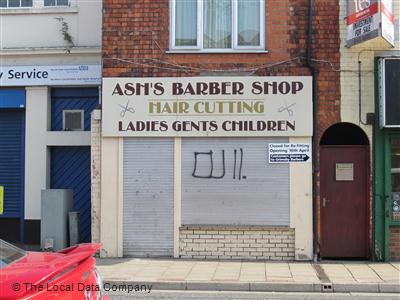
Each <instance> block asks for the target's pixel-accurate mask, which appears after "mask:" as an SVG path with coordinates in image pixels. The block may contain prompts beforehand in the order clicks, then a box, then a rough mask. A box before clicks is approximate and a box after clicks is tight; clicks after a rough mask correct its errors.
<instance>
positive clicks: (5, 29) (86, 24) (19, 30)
mask: <svg viewBox="0 0 400 300" xmlns="http://www.w3.org/2000/svg"><path fill="white" fill-rule="evenodd" d="M34 3H35V6H36V7H33V8H17V9H1V10H0V40H1V45H0V48H2V49H9V48H13V49H14V48H27V47H29V48H31V47H33V48H35V47H40V48H46V47H65V46H67V45H68V43H67V42H66V41H65V40H64V38H63V35H62V33H61V32H60V30H61V23H60V21H58V20H56V19H55V18H59V17H62V18H64V21H65V22H67V24H68V27H69V30H68V33H69V34H70V35H71V36H72V39H73V42H74V44H75V46H78V47H93V46H100V45H101V28H102V26H101V24H102V23H101V22H102V1H101V0H70V3H71V6H70V7H43V6H42V3H43V0H34Z"/></svg>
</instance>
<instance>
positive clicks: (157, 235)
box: [123, 138, 174, 257]
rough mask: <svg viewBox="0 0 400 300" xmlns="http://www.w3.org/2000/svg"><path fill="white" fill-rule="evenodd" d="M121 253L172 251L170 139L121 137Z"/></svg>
mask: <svg viewBox="0 0 400 300" xmlns="http://www.w3.org/2000/svg"><path fill="white" fill-rule="evenodd" d="M123 155H124V158H123V161H124V170H123V173H124V193H123V198H124V208H123V253H124V256H136V257H157V256H172V255H173V240H174V232H173V223H174V193H173V192H174V141H173V139H166V138H160V139H153V138H151V139H150V138H125V139H124V151H123Z"/></svg>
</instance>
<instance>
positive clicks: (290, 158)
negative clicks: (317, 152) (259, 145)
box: [269, 154, 310, 163]
mask: <svg viewBox="0 0 400 300" xmlns="http://www.w3.org/2000/svg"><path fill="white" fill-rule="evenodd" d="M309 159H310V157H309V156H308V155H307V154H271V155H270V157H269V161H270V162H275V163H280V162H281V163H285V162H287V163H290V162H307V161H308V160H309Z"/></svg>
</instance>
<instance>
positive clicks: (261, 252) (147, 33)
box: [92, 0, 340, 260]
mask: <svg viewBox="0 0 400 300" xmlns="http://www.w3.org/2000/svg"><path fill="white" fill-rule="evenodd" d="M255 2H257V3H260V4H261V5H264V6H265V12H264V16H262V18H261V22H263V23H265V26H261V27H262V29H263V30H264V36H265V41H264V42H265V43H264V47H262V49H260V48H259V49H257V50H238V49H232V47H231V48H229V47H228V48H229V49H226V51H224V50H222V51H221V50H219V51H212V49H211V50H210V49H208V51H204V49H195V50H193V49H190V50H188V49H186V50H179V49H177V48H173V47H172V42H171V27H172V26H173V25H171V24H172V23H171V16H172V12H171V10H172V8H171V7H172V3H173V1H166V0H159V1H155V0H154V1H146V0H135V1H133V0H118V1H107V0H106V1H104V17H103V77H104V78H105V79H107V78H110V79H111V78H114V79H113V80H117V79H115V78H130V79H132V78H160V77H167V78H176V79H179V78H180V77H193V78H194V80H196V78H197V79H198V78H201V77H204V76H206V77H210V76H211V77H212V78H214V77H216V76H218V77H221V78H226V77H228V76H230V77H229V78H231V77H232V76H235V77H237V78H242V77H243V78H244V77H245V78H251V77H253V76H269V77H267V78H272V77H277V78H278V77H279V76H283V77H285V78H286V77H287V76H295V77H303V76H310V75H311V71H310V66H309V65H308V64H307V42H308V38H309V37H308V29H309V27H308V25H309V22H308V1H305V0H292V1H277V0H276V1H275V0H273V1H260V2H258V1H255ZM338 18H339V5H338V3H336V2H332V1H318V3H316V4H314V7H313V17H312V43H311V56H312V60H311V63H312V65H313V66H314V67H315V83H316V86H315V89H314V91H315V92H316V95H315V98H314V99H315V100H316V108H317V111H316V112H317V115H316V116H315V119H314V122H317V124H318V127H317V128H316V132H315V133H314V134H315V135H316V140H317V141H319V140H320V138H321V136H322V134H323V133H324V131H325V130H326V129H327V128H328V127H329V126H331V125H332V124H334V123H337V122H339V120H340V72H338V71H337V69H339V67H340V52H339V47H340V36H339V35H340V31H339V24H338ZM261 32H262V31H261ZM261 39H263V38H261ZM256 78H258V77H256ZM106 97H108V95H107V94H106V93H104V91H103V102H104V101H106V99H105V98H106ZM308 101H312V99H311V98H310V99H308ZM102 113H103V119H104V115H105V114H106V113H107V112H106V111H105V109H104V106H103V112H102ZM103 129H104V121H103ZM266 137H267V138H268V135H267V136H266ZM177 139H178V140H177ZM132 140H134V138H133V139H132ZM184 140H185V138H184V137H182V140H181V138H176V137H175V138H174V142H173V145H174V147H175V150H176V149H177V147H181V143H183V144H185V141H184ZM221 140H223V139H221ZM279 141H280V142H282V141H283V142H290V143H292V142H296V141H298V142H299V141H301V142H304V141H305V142H306V143H309V144H310V145H311V135H310V137H309V138H303V139H302V138H298V140H296V138H294V139H292V138H288V139H283V140H278V142H279ZM177 145H179V146H177ZM128 146H129V142H128V141H126V140H125V138H121V137H119V138H118V137H103V138H102V140H101V145H99V147H101V166H102V170H101V183H102V184H101V185H100V186H97V189H100V191H99V194H101V195H100V198H101V199H100V200H96V199H93V200H92V201H93V203H97V204H96V206H98V207H97V208H96V209H98V210H97V211H98V212H97V213H98V215H99V216H100V218H99V219H101V222H100V221H98V222H96V221H95V220H93V226H94V227H95V229H92V231H93V232H97V233H98V239H99V240H100V241H102V242H103V244H104V250H103V256H123V255H129V254H127V253H128V252H129V251H127V248H126V245H125V242H124V240H125V239H126V238H127V236H128V235H129V233H127V232H126V230H125V229H124V227H125V226H127V225H126V224H128V223H127V221H126V216H124V211H125V210H126V209H128V208H127V204H126V203H125V199H126V198H125V197H127V196H126V195H127V193H128V192H125V191H127V190H126V189H127V184H126V182H125V181H124V183H123V184H121V183H118V182H117V181H115V180H114V179H111V177H112V176H115V177H117V178H120V177H119V176H125V175H126V172H125V171H121V170H120V169H123V170H126V169H124V168H123V167H122V166H124V167H125V163H127V162H126V161H125V157H126V156H128V155H129V154H128V153H127V150H126V149H127V147H128ZM184 147H185V146H184ZM178 149H180V148H178ZM182 149H184V148H182ZM149 151H150V150H149ZM182 151H184V150H182ZM118 153H120V154H118ZM121 153H123V154H121ZM113 155H114V156H113ZM124 155H125V156H124ZM173 155H174V157H175V160H174V161H175V163H174V164H173V166H174V170H175V171H174V172H175V173H174V174H175V183H174V193H173V197H175V198H176V195H177V194H179V197H180V196H181V193H184V192H185V189H184V188H181V182H180V180H178V181H179V182H177V179H176V175H177V173H176V172H177V171H176V168H177V167H181V162H180V160H179V159H180V158H179V157H180V156H179V155H178V154H176V151H175V154H173ZM182 155H183V156H184V154H182ZM177 157H178V158H179V159H178V161H179V163H178V164H177V162H176V161H177ZM316 158H317V160H316V161H315V163H314V170H313V171H312V168H311V162H309V163H308V164H303V165H301V166H300V165H299V168H298V169H296V168H297V167H293V169H290V172H289V171H288V173H290V176H291V177H290V180H288V181H289V183H288V184H289V187H288V193H289V194H290V199H288V200H287V201H288V202H290V205H289V204H288V206H289V207H288V209H289V211H290V212H289V214H288V218H290V220H291V221H290V224H291V226H283V227H279V226H278V227H276V226H272V225H269V226H266V225H265V224H264V225H263V224H261V225H257V224H254V223H251V222H250V223H251V224H246V223H245V222H244V224H233V223H232V224H198V223H197V224H184V223H183V222H182V220H181V219H180V217H179V218H178V220H176V215H179V214H180V213H181V209H182V210H183V213H185V212H184V211H185V209H186V208H185V205H184V206H182V207H181V206H180V205H179V204H181V202H180V201H181V200H182V199H180V200H179V202H178V206H176V202H174V205H175V208H174V215H175V219H174V228H175V230H174V234H173V235H174V236H173V241H174V245H173V250H174V251H173V254H174V256H175V257H192V258H251V259H280V260H281V259H283V260H288V259H297V260H310V259H312V256H313V245H312V243H313V242H312V240H313V229H312V227H313V226H312V222H313V204H312V202H313V201H316V202H315V203H316V204H315V207H319V196H318V193H317V192H316V193H315V195H316V197H315V200H313V198H312V189H311V181H312V177H313V176H315V178H318V177H319V163H318V159H319V158H318V156H316ZM235 159H236V156H235ZM235 161H236V160H235ZM182 164H185V162H182ZM118 166H119V167H118ZM165 168H167V167H165ZM291 168H292V167H291ZM301 168H304V169H301ZM179 176H181V175H180V173H179ZM179 176H178V177H179ZM124 178H125V177H124ZM179 178H180V177H179ZM96 180H98V178H97V179H96ZM96 182H98V181H96ZM121 185H122V186H121ZM177 185H178V187H177ZM301 186H304V189H303V190H302V187H301ZM92 188H93V187H92ZM316 191H318V185H317V184H316ZM93 193H96V191H93V190H92V195H93ZM137 194H138V191H136V195H137ZM222 197H223V195H222ZM248 197H249V199H251V197H252V195H251V193H250V194H249V195H248ZM115 198H117V201H116V203H117V204H115V203H111V202H112V201H114V199H115ZM96 201H97V202H96ZM182 201H185V200H184V199H183V200H182ZM297 201H298V203H296V202H297ZM249 203H250V202H249ZM249 205H251V204H249ZM296 205H297V206H296ZM303 210H304V211H303ZM296 211H297V216H295V215H296ZM97 213H96V214H97ZM315 213H319V210H318V209H316V210H315ZM317 220H319V219H317ZM103 224H106V225H103ZM292 225H293V226H292ZM105 226H106V227H107V231H106V230H105V229H106V227H105ZM297 226H298V227H297ZM96 228H97V230H96ZM102 228H103V229H102ZM318 228H319V221H317V225H315V228H314V231H315V230H316V231H317V232H320V231H319V230H318ZM144 232H145V231H143V233H144ZM302 240H303V242H302ZM317 240H318V239H317ZM302 243H303V244H304V245H303V244H302ZM144 252H146V251H144ZM316 252H317V250H316V249H315V250H314V254H315V253H316ZM142 254H143V253H142Z"/></svg>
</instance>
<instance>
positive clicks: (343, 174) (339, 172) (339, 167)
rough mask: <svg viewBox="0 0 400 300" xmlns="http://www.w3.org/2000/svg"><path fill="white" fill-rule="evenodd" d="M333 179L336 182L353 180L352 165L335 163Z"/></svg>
mask: <svg viewBox="0 0 400 300" xmlns="http://www.w3.org/2000/svg"><path fill="white" fill-rule="evenodd" d="M335 178H336V181H353V180H354V164H353V163H337V164H336V177H335Z"/></svg>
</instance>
